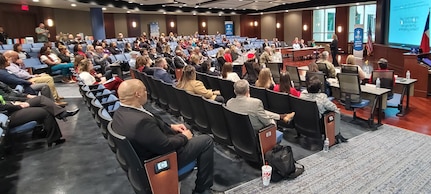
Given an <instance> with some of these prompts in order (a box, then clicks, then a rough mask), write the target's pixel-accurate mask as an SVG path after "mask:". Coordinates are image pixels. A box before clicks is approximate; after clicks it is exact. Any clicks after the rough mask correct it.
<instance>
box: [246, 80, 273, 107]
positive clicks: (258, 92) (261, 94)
mask: <svg viewBox="0 0 431 194" xmlns="http://www.w3.org/2000/svg"><path fill="white" fill-rule="evenodd" d="M250 96H251V97H254V98H258V99H260V100H261V101H262V103H263V107H264V108H265V110H268V109H269V105H268V98H267V97H266V89H265V88H260V87H256V86H252V85H250Z"/></svg>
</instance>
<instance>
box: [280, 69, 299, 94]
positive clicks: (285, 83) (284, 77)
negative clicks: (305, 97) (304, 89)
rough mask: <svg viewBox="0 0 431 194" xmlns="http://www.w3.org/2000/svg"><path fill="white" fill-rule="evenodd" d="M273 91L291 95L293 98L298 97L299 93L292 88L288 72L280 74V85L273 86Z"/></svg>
mask: <svg viewBox="0 0 431 194" xmlns="http://www.w3.org/2000/svg"><path fill="white" fill-rule="evenodd" d="M274 91H276V92H283V93H287V94H292V95H293V96H296V97H299V96H300V95H301V92H299V91H298V90H296V89H295V87H292V80H291V79H290V75H289V72H282V73H280V84H276V85H275V86H274Z"/></svg>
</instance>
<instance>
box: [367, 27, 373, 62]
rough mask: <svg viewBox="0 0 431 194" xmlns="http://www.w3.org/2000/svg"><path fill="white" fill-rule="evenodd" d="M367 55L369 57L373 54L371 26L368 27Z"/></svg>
mask: <svg viewBox="0 0 431 194" xmlns="http://www.w3.org/2000/svg"><path fill="white" fill-rule="evenodd" d="M366 49H367V55H368V56H370V55H371V53H372V52H373V34H372V33H371V25H368V41H367V45H366Z"/></svg>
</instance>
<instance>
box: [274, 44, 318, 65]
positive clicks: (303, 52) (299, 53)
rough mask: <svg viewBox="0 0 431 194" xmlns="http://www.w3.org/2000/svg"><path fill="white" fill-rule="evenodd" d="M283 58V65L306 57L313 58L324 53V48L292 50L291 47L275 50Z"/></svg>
mask: <svg viewBox="0 0 431 194" xmlns="http://www.w3.org/2000/svg"><path fill="white" fill-rule="evenodd" d="M277 49H279V50H280V52H281V55H282V56H283V63H284V62H288V61H297V60H299V59H301V58H304V57H306V56H315V55H318V54H319V53H320V52H322V51H324V50H325V48H324V47H306V48H301V49H293V48H292V47H284V48H277Z"/></svg>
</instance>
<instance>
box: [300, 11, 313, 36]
mask: <svg viewBox="0 0 431 194" xmlns="http://www.w3.org/2000/svg"><path fill="white" fill-rule="evenodd" d="M304 25H307V27H308V28H307V30H305V31H304V29H302V39H304V41H305V43H307V41H311V40H312V39H313V34H312V32H313V11H312V10H303V11H302V26H304Z"/></svg>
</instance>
